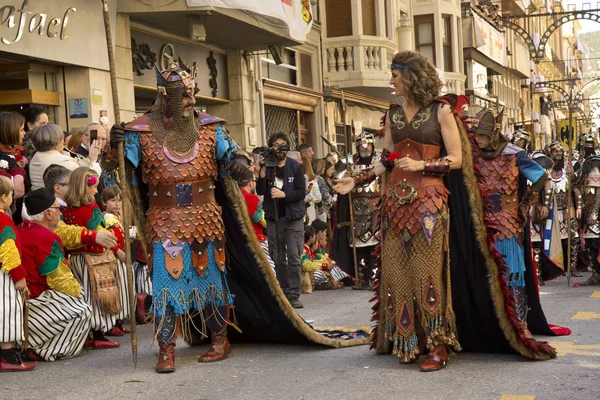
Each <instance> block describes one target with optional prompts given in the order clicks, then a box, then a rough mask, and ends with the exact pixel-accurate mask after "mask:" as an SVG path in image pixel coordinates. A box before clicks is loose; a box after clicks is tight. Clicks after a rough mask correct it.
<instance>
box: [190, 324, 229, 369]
mask: <svg viewBox="0 0 600 400" xmlns="http://www.w3.org/2000/svg"><path fill="white" fill-rule="evenodd" d="M211 339H212V340H211V341H212V347H211V348H210V350H208V351H207V352H206V353H204V354H202V356H200V359H199V360H198V361H199V362H215V361H221V360H223V359H225V358H227V355H228V354H229V351H230V350H231V344H230V343H229V340H227V331H226V330H225V329H224V330H223V331H222V333H213V334H212V335H211Z"/></svg>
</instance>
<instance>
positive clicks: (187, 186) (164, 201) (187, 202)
mask: <svg viewBox="0 0 600 400" xmlns="http://www.w3.org/2000/svg"><path fill="white" fill-rule="evenodd" d="M214 190H215V186H214V183H213V181H212V179H205V180H202V181H196V182H190V183H161V184H159V185H158V186H154V185H150V207H159V208H170V207H186V206H201V205H204V204H209V203H214V202H215V193H214Z"/></svg>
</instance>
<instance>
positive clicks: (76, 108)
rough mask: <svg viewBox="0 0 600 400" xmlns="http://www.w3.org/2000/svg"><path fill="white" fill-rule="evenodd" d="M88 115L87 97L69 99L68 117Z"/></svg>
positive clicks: (74, 117) (85, 116)
mask: <svg viewBox="0 0 600 400" xmlns="http://www.w3.org/2000/svg"><path fill="white" fill-rule="evenodd" d="M87 117H88V99H86V98H85V97H83V98H80V99H69V118H71V119H77V118H87Z"/></svg>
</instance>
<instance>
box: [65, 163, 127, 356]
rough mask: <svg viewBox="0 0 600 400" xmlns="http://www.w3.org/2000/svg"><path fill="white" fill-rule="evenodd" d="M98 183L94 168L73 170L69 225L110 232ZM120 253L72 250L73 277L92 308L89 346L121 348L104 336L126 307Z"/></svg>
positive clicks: (67, 198) (102, 249)
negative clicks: (97, 199) (96, 198)
mask: <svg viewBox="0 0 600 400" xmlns="http://www.w3.org/2000/svg"><path fill="white" fill-rule="evenodd" d="M98 182H99V178H98V174H97V173H96V171H94V170H92V169H89V168H86V167H81V168H77V169H76V170H75V171H73V173H72V174H71V177H70V179H69V191H68V192H67V194H66V195H65V202H66V203H67V207H66V208H65V209H64V210H62V213H63V217H64V220H65V222H66V223H67V224H71V225H78V226H83V227H85V228H87V229H91V230H98V231H104V232H106V231H107V230H106V221H105V220H104V216H103V215H102V211H100V207H98V204H96V202H95V201H94V196H95V195H96V193H98ZM118 251H119V248H118V246H117V247H115V248H113V249H106V248H105V247H102V246H100V245H91V246H90V245H88V246H82V247H80V248H76V249H73V250H71V251H70V254H71V267H72V269H73V275H75V278H76V279H77V280H78V281H79V283H80V284H81V286H82V288H83V296H84V298H85V300H86V302H87V303H88V304H90V305H91V306H92V324H91V330H92V333H93V337H92V339H91V340H90V341H89V344H90V345H91V346H92V347H93V348H96V349H103V348H114V347H119V343H117V342H113V341H111V340H109V339H107V338H106V337H105V336H104V333H105V332H108V331H110V330H111V329H112V328H113V327H114V326H115V325H116V322H117V317H118V315H119V314H120V313H121V309H122V307H127V304H125V305H123V304H121V297H120V293H119V284H118V280H119V278H118V264H117V260H116V258H115V255H114V254H116V253H117V252H118Z"/></svg>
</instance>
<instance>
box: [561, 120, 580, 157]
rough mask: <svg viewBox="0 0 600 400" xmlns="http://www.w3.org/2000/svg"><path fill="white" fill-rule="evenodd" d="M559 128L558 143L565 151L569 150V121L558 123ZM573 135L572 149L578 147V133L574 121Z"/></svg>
mask: <svg viewBox="0 0 600 400" xmlns="http://www.w3.org/2000/svg"><path fill="white" fill-rule="evenodd" d="M557 127H558V141H559V142H560V144H561V145H562V147H563V149H564V150H565V151H568V150H569V120H568V119H561V120H560V121H558V122H557ZM572 131H573V132H572V134H571V148H573V149H574V148H575V147H576V145H577V131H576V127H575V120H573V126H572Z"/></svg>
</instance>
